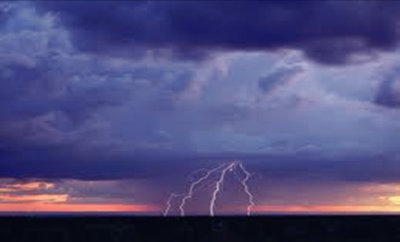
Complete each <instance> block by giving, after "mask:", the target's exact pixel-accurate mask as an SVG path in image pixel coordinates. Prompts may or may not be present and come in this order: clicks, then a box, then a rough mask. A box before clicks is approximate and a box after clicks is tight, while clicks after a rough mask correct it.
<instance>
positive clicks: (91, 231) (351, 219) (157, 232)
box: [0, 216, 400, 242]
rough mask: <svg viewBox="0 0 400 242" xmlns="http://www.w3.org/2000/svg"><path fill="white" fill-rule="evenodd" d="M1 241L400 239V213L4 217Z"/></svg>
mask: <svg viewBox="0 0 400 242" xmlns="http://www.w3.org/2000/svg"><path fill="white" fill-rule="evenodd" d="M0 241H1V242H9V241H24V242H25V241H26V242H28V241H29V242H49V241H51V242H78V241H85V242H103V241H104V242H129V241H131V242H142V241H143V242H214V241H215V242H216V241H218V242H225V241H229V242H236V241H245V242H253V241H268V242H274V241H281V242H300V241H307V242H311V241H313V242H324V241H328V242H329V241H332V242H347V241H349V242H361V241H362V242H364V241H366V242H368V241H377V242H385V241H400V216H265V217H214V218H210V217H186V218H179V217H167V218H162V217H127V216H104V217H100V216H91V217H57V216H56V217H52V216H50V217H42V216H30V217H28V216H24V217H0Z"/></svg>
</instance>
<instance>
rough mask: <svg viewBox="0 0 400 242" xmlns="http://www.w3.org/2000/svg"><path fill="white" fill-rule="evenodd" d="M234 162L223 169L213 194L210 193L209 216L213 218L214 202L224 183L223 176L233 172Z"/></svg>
mask: <svg viewBox="0 0 400 242" xmlns="http://www.w3.org/2000/svg"><path fill="white" fill-rule="evenodd" d="M236 165H237V164H236V162H232V163H231V164H229V165H228V166H227V167H225V168H224V169H223V170H222V172H221V175H220V176H219V179H218V181H217V182H216V183H215V189H214V192H213V193H212V198H211V201H210V215H211V216H214V215H215V201H216V200H217V195H218V193H219V191H220V190H221V186H222V184H223V183H224V179H225V175H226V172H228V171H233V168H234V167H235V166H236Z"/></svg>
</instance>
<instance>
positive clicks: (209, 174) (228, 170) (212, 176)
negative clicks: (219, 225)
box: [163, 161, 254, 216]
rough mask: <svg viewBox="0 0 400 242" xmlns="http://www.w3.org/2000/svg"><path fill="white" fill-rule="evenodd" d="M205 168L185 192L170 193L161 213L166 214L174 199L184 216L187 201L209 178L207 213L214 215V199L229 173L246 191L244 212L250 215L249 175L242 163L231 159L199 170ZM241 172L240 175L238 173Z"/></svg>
mask: <svg viewBox="0 0 400 242" xmlns="http://www.w3.org/2000/svg"><path fill="white" fill-rule="evenodd" d="M203 170H205V174H204V175H202V176H201V177H199V178H198V179H197V180H195V181H193V182H192V183H191V184H190V186H189V190H188V192H187V193H184V194H176V193H171V194H170V196H169V198H168V200H167V204H166V208H165V210H164V213H163V215H164V216H168V215H169V213H170V211H171V207H172V202H173V201H174V200H176V199H178V198H179V199H180V200H179V206H178V209H179V213H180V215H181V216H185V214H186V213H185V206H186V204H187V202H188V201H189V200H190V199H192V198H193V196H194V194H195V192H196V190H197V189H198V188H199V187H200V186H201V185H202V184H203V183H210V180H211V181H212V185H213V186H212V189H213V190H212V195H211V199H210V202H209V215H210V216H215V209H216V201H217V199H218V195H219V194H220V193H221V190H222V186H223V184H224V182H225V179H226V177H227V176H228V175H229V174H233V175H235V176H236V177H237V178H238V179H239V181H240V184H241V185H242V186H243V191H244V192H245V193H246V196H247V198H248V205H247V208H246V214H247V215H251V209H252V207H253V206H254V196H253V194H252V193H251V192H250V189H249V186H248V181H249V179H250V177H251V174H250V172H248V171H247V170H246V168H245V167H244V166H243V164H242V163H241V162H240V161H232V162H229V163H227V164H222V165H220V166H218V167H216V168H213V169H210V170H207V169H204V168H203V169H201V171H203ZM240 173H241V175H240Z"/></svg>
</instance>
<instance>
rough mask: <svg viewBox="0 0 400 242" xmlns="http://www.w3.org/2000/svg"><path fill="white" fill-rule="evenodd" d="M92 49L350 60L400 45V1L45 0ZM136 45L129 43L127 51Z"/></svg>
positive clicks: (46, 8) (80, 43)
mask: <svg viewBox="0 0 400 242" xmlns="http://www.w3.org/2000/svg"><path fill="white" fill-rule="evenodd" d="M37 6H38V7H39V8H40V9H42V10H43V11H45V12H46V11H48V12H52V13H54V14H57V15H59V16H60V17H61V21H62V23H63V24H65V26H67V28H68V30H69V31H71V33H72V34H73V39H74V43H75V44H76V46H78V47H79V48H80V49H81V50H84V51H88V52H91V53H101V54H112V55H119V56H133V57H135V56H136V57H137V56H140V55H142V54H144V53H143V52H146V51H149V50H151V51H153V54H155V55H164V54H169V55H172V56H174V57H178V58H186V59H193V58H194V59H198V58H202V57H206V56H208V55H211V54H213V52H215V51H229V50H244V51H273V50H278V49H297V50H300V51H303V52H304V53H305V55H306V56H308V57H309V58H310V59H312V60H314V61H316V62H318V63H323V64H345V63H349V62H354V61H357V60H359V59H360V57H363V56H364V57H366V56H367V57H368V56H369V57H371V56H373V54H374V53H377V52H381V51H390V50H393V49H395V47H397V46H398V41H399V33H398V22H399V17H398V14H397V13H398V10H399V9H400V4H399V3H397V2H394V1H389V2H387V1H385V2H382V1H364V2H359V1H350V2H343V1H307V2H297V1H251V2H241V1H233V2H229V1H222V2H221V1H190V2H182V1H175V2H170V1H169V2H147V1H145V2H142V1H139V2H97V3H92V4H87V3H83V2H76V1H74V2H70V1H64V2H60V1H57V2H38V3H37ZM127 50H129V51H127Z"/></svg>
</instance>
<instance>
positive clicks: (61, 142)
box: [0, 0, 400, 215]
mask: <svg viewBox="0 0 400 242" xmlns="http://www.w3.org/2000/svg"><path fill="white" fill-rule="evenodd" d="M399 11H400V3H399V2H395V1H356V0H354V1H304V2H300V1H266V2H262V1H251V2H240V1H232V2H230V1H198V2H197V1H188V2H184V1H138V2H127V1H121V2H118V1H114V2H111V1H110V2H107V1H91V2H89V1H88V2H79V1H65V2H62V1H54V2H44V1H43V2H41V1H27V2H1V3H0V113H1V115H0V213H1V212H10V211H13V212H126V213H131V214H150V215H160V214H162V213H163V211H164V210H165V208H166V202H167V200H168V198H169V196H170V194H171V193H175V194H178V197H176V199H173V200H171V208H170V214H171V215H176V214H178V213H179V204H180V201H181V200H180V199H182V196H185V194H186V195H187V192H188V191H189V185H190V182H194V181H196V179H199V178H201V177H202V176H204V175H205V174H206V172H207V170H205V169H208V170H211V169H213V168H215V167H218V166H220V165H221V164H230V163H229V162H231V161H240V162H241V163H240V164H242V165H243V167H245V169H246V170H247V171H248V172H249V173H250V174H251V177H250V178H249V179H248V182H247V184H248V186H249V190H250V192H251V193H252V194H253V195H254V206H252V214H271V213H366V212H367V213H369V212H372V213H380V212H385V213H386V212H390V213H392V212H396V213H397V212H400V140H399V135H400V78H399V75H400V48H399V43H400V15H399ZM220 175H221V171H219V173H218V172H216V173H215V174H213V175H212V176H210V177H209V179H207V180H206V181H205V182H204V183H202V184H200V185H199V186H198V187H197V188H196V189H195V193H194V195H193V197H192V198H191V199H188V201H187V204H186V205H187V206H186V207H185V210H186V214H189V215H197V214H202V215H207V214H209V210H208V206H209V202H210V201H211V197H212V195H213V194H212V193H213V191H214V189H215V186H216V182H217V181H218V179H219V178H220ZM244 175H245V173H243V172H242V173H241V174H237V172H236V171H227V174H226V177H225V180H224V183H223V184H222V186H221V190H220V192H219V193H218V197H217V200H216V204H215V211H216V214H246V208H247V206H248V197H247V194H246V192H245V190H244V188H243V186H241V183H240V181H243V179H244ZM182 194H183V195H182ZM179 196H180V197H179Z"/></svg>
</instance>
